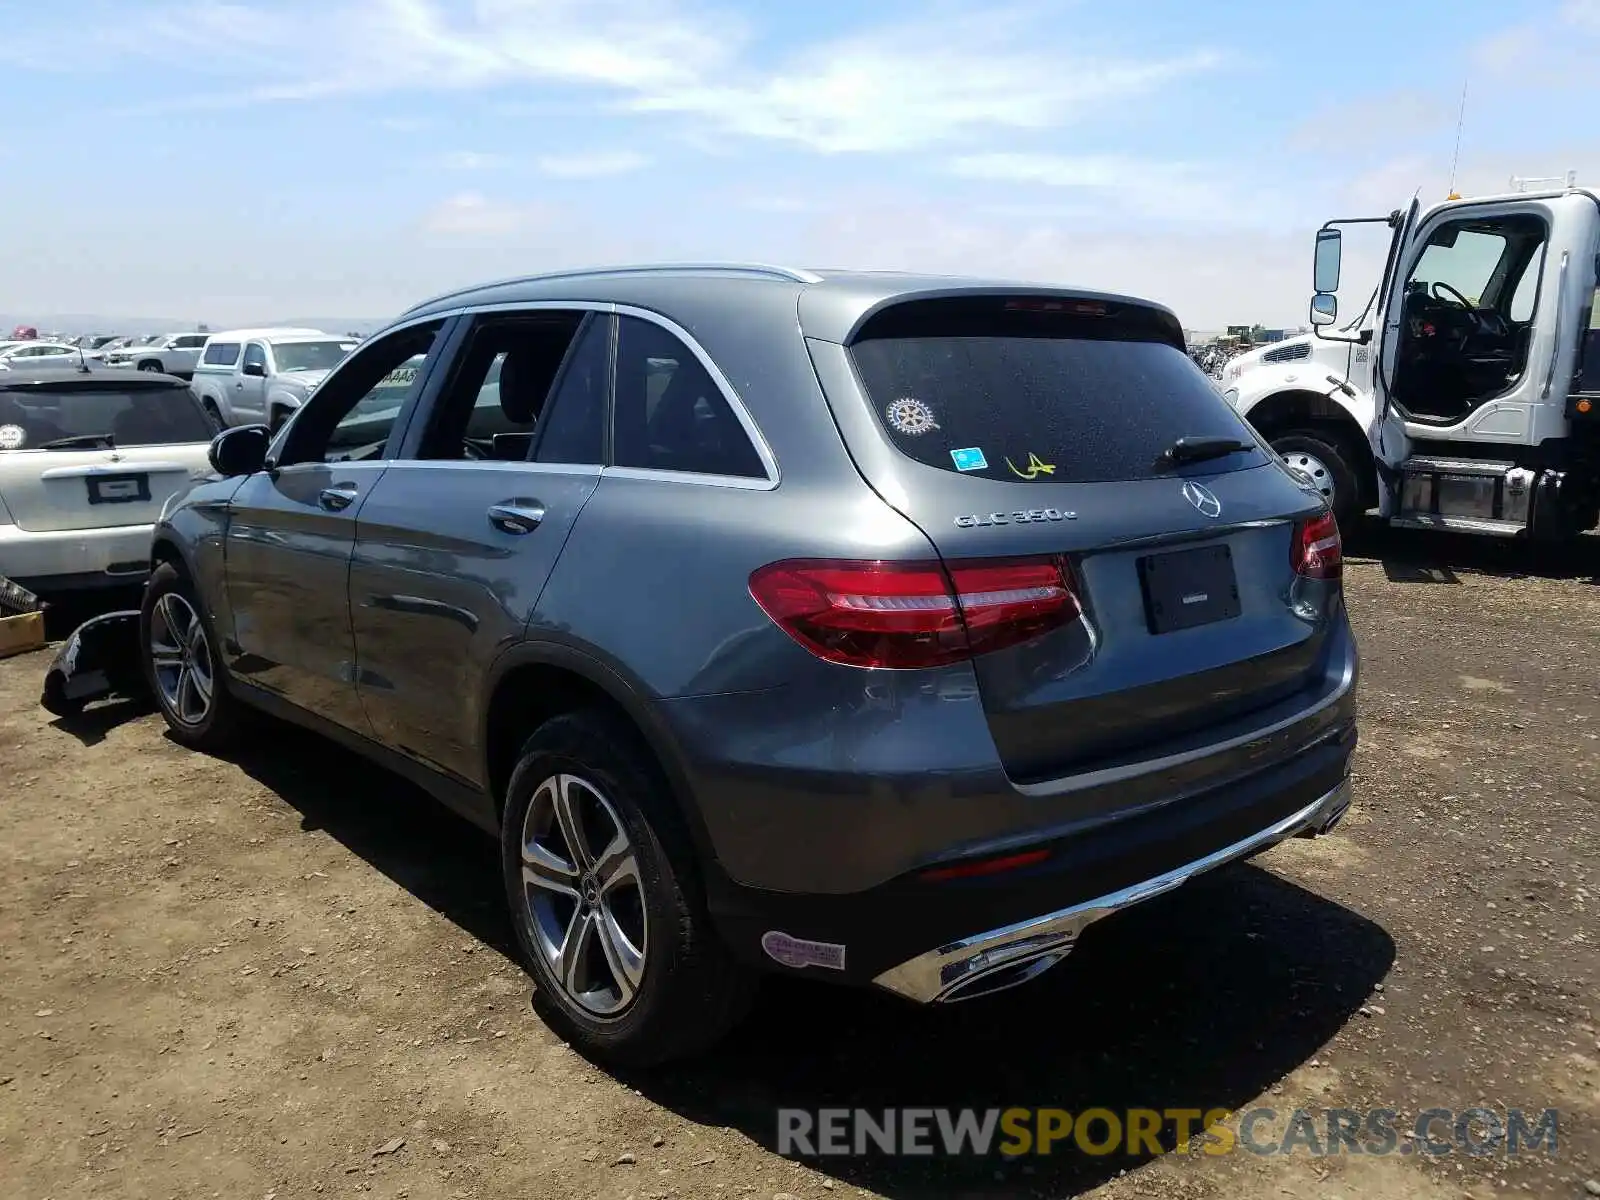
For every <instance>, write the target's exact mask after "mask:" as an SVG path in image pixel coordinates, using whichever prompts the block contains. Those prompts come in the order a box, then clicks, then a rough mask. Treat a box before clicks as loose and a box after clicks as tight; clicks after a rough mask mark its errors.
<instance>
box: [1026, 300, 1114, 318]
mask: <svg viewBox="0 0 1600 1200" xmlns="http://www.w3.org/2000/svg"><path fill="white" fill-rule="evenodd" d="M1006 311H1007V312H1043V313H1071V314H1072V315H1073V316H1076V317H1104V316H1107V315H1108V310H1107V308H1106V306H1105V305H1104V304H1103V303H1101V302H1100V301H1098V300H1046V299H1042V298H1040V299H1032V298H1030V299H1022V300H1007V301H1006Z"/></svg>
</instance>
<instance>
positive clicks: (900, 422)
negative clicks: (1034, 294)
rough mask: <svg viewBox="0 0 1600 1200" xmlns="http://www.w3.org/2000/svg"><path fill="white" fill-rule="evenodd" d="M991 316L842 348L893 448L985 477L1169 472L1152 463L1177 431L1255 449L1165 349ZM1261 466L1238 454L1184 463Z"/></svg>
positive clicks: (1217, 400)
mask: <svg viewBox="0 0 1600 1200" xmlns="http://www.w3.org/2000/svg"><path fill="white" fill-rule="evenodd" d="M896 324H897V325H899V326H901V327H902V328H903V324H902V323H900V322H896ZM995 324H996V323H995V322H989V323H987V327H985V328H984V329H983V332H982V334H981V335H979V336H961V335H959V334H954V333H951V332H948V331H947V328H941V329H939V331H938V333H939V336H885V337H871V336H869V337H868V338H867V339H866V340H863V341H857V342H856V343H855V344H854V345H853V346H852V347H851V356H852V358H853V359H854V361H855V366H856V371H857V373H858V375H859V376H860V379H861V382H862V385H863V388H864V389H865V391H866V393H867V397H868V399H869V400H870V402H871V404H872V408H873V411H874V412H875V413H876V414H877V417H878V421H879V422H880V424H881V425H882V426H883V428H884V430H885V432H887V434H888V435H889V438H890V440H891V441H892V442H893V443H894V445H895V446H896V447H897V448H898V449H899V450H900V451H901V452H903V453H904V454H906V455H908V456H910V457H911V458H914V459H916V460H917V461H918V462H920V463H924V464H926V465H928V466H931V467H939V468H941V469H943V470H947V471H952V472H959V473H961V474H967V475H977V476H980V477H982V478H986V479H996V480H1012V481H1015V482H1032V481H1035V480H1039V481H1048V482H1054V483H1097V482H1109V481H1112V480H1129V479H1144V478H1150V477H1152V476H1155V475H1159V474H1164V473H1170V471H1171V469H1172V468H1171V467H1170V466H1168V465H1166V464H1163V463H1162V462H1161V461H1160V459H1161V456H1162V454H1163V452H1165V451H1166V450H1167V448H1168V447H1170V446H1171V445H1172V444H1173V443H1174V442H1175V441H1177V439H1179V438H1191V439H1193V438H1235V439H1238V440H1239V441H1242V442H1247V443H1250V444H1251V445H1252V446H1254V445H1255V441H1254V438H1253V437H1252V436H1251V434H1250V432H1249V431H1248V429H1247V428H1246V427H1245V425H1244V423H1243V422H1242V421H1241V420H1240V419H1239V418H1238V417H1237V416H1236V415H1235V414H1234V412H1233V410H1232V408H1230V407H1229V405H1228V403H1227V402H1226V401H1225V400H1223V399H1222V397H1221V396H1219V395H1218V394H1217V391H1216V389H1215V388H1214V387H1213V386H1212V385H1211V382H1210V381H1209V380H1208V379H1207V377H1206V376H1205V374H1204V373H1203V372H1202V371H1201V370H1200V369H1199V368H1198V367H1196V366H1195V365H1194V363H1193V362H1192V361H1191V360H1190V358H1189V356H1188V355H1187V354H1186V353H1185V352H1184V351H1183V350H1181V349H1179V348H1177V347H1176V346H1173V345H1168V344H1166V343H1164V342H1159V341H1147V340H1136V339H1131V338H1127V337H1125V336H1118V335H1117V332H1116V331H1114V330H1113V329H1112V328H1110V327H1106V329H1105V331H1106V332H1107V333H1111V334H1112V335H1113V336H1111V337H1097V336H1091V337H1059V336H1049V334H1048V333H1047V332H1044V331H1041V330H1039V329H1037V328H1035V327H1033V325H1034V323H1030V327H1029V328H1026V329H1024V330H1022V331H1020V335H1016V336H1013V335H1007V334H1003V333H999V332H997V331H996V330H995V328H994V326H995ZM1075 324H1080V326H1081V323H1075ZM899 332H900V329H899V328H897V329H896V330H895V333H896V334H897V335H898V334H899ZM1074 332H1076V330H1075V331H1074ZM1260 462H1261V455H1260V453H1259V451H1256V450H1249V451H1243V452H1239V453H1234V454H1229V455H1226V456H1224V457H1222V458H1217V459H1212V460H1209V461H1207V462H1205V463H1199V464H1195V468H1194V469H1204V470H1213V471H1216V470H1233V469H1238V468H1240V467H1243V466H1255V465H1258V464H1259V463H1260Z"/></svg>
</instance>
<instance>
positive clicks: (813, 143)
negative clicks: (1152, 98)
mask: <svg viewBox="0 0 1600 1200" xmlns="http://www.w3.org/2000/svg"><path fill="white" fill-rule="evenodd" d="M1034 12H1035V10H1034V9H1024V8H1016V7H1011V8H1006V7H1001V6H996V7H995V8H992V9H989V10H986V11H984V12H982V13H981V14H977V15H972V16H957V17H953V18H952V17H948V16H945V17H940V16H928V15H924V16H921V17H919V19H918V20H916V21H915V22H912V23H907V24H905V25H898V26H888V27H882V28H879V29H874V30H871V31H868V32H865V33H860V34H854V35H851V36H848V37H843V38H839V39H836V40H833V41H830V42H823V43H821V44H817V45H811V46H807V47H806V48H805V50H804V52H803V53H802V54H800V55H797V56H796V57H795V58H794V60H793V61H791V62H790V63H789V64H788V65H786V66H784V67H781V68H779V69H778V70H776V71H773V72H771V73H769V74H765V75H762V74H759V73H755V72H749V71H747V72H744V73H729V74H725V75H724V76H722V77H720V78H716V79H710V78H707V79H705V80H704V81H702V82H697V83H694V84H692V85H689V86H680V87H669V88H662V89H657V90H655V91H654V92H653V93H650V94H641V95H639V96H638V97H636V98H635V99H634V100H633V101H632V102H631V103H630V104H629V107H630V108H632V109H633V110H635V111H640V112H663V113H678V114H684V115H688V116H691V117H697V118H700V119H702V120H704V121H706V122H708V123H710V124H711V125H712V126H713V127H715V128H719V129H722V130H724V131H726V132H728V133H730V134H735V135H740V136H745V137H755V138H767V139H773V140H778V141H787V142H792V143H796V144H799V145H803V146H806V147H808V148H810V149H812V150H817V151H822V152H825V153H846V152H873V151H877V152H885V151H907V150H919V149H923V148H926V147H928V146H932V145H937V144H940V143H944V142H951V141H961V140H966V139H969V138H971V137H973V136H975V135H978V134H981V133H982V132H984V131H986V130H996V129H1014V130H1042V129H1049V128H1055V127H1058V126H1062V125H1066V124H1070V123H1072V122H1073V121H1075V120H1077V119H1079V118H1081V117H1082V116H1084V115H1085V114H1086V113H1087V112H1089V111H1092V110H1093V109H1094V108H1096V107H1099V106H1104V105H1108V104H1114V103H1117V102H1119V101H1123V100H1126V99H1127V98H1129V97H1131V96H1139V95H1144V94H1148V93H1150V92H1152V91H1154V90H1155V89H1156V88H1158V87H1159V86H1160V85H1162V84H1164V83H1168V82H1170V81H1172V80H1174V79H1176V78H1179V77H1181V76H1184V75H1188V74H1193V73H1195V72H1198V71H1203V70H1207V69H1209V68H1211V67H1214V66H1216V65H1217V63H1218V61H1219V60H1218V57H1217V55H1216V54H1215V53H1213V52H1211V51H1207V50H1196V51H1194V52H1191V53H1189V54H1186V55H1182V56H1177V57H1172V58H1160V59H1139V58H1129V57H1118V56H1117V55H1116V54H1115V53H1113V52H1112V51H1111V50H1110V49H1109V48H1106V47H1091V46H1085V47H1078V48H1067V47H1064V46H1063V45H1061V44H1059V43H1056V42H1047V44H1043V45H1041V44H1038V24H1037V22H1034V21H1030V20H1028V19H1027V18H1028V17H1029V16H1030V15H1031V14H1034Z"/></svg>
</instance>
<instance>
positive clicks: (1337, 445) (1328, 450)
mask: <svg viewBox="0 0 1600 1200" xmlns="http://www.w3.org/2000/svg"><path fill="white" fill-rule="evenodd" d="M1272 448H1273V449H1274V450H1276V451H1277V452H1278V454H1279V456H1280V457H1281V458H1282V459H1283V461H1284V462H1285V463H1286V464H1288V467H1289V470H1291V471H1293V472H1294V473H1295V474H1296V475H1298V476H1300V478H1301V479H1303V480H1305V481H1306V483H1307V484H1308V485H1310V486H1311V487H1312V488H1313V489H1314V490H1315V491H1316V492H1318V493H1319V494H1320V495H1321V496H1322V498H1323V499H1324V500H1326V501H1327V502H1328V507H1329V508H1331V509H1333V515H1334V518H1335V519H1336V520H1337V521H1338V522H1339V525H1340V527H1341V528H1343V529H1346V530H1348V529H1350V528H1351V526H1352V525H1353V524H1354V522H1355V519H1356V518H1357V517H1358V516H1360V515H1361V513H1362V511H1363V508H1364V506H1363V505H1362V503H1361V483H1360V480H1358V479H1357V478H1356V472H1355V468H1354V467H1352V466H1351V465H1350V464H1351V462H1352V461H1353V460H1354V459H1355V456H1354V455H1353V454H1352V453H1351V451H1350V449H1349V448H1348V447H1346V446H1345V445H1344V444H1343V440H1342V439H1341V438H1339V437H1337V436H1336V435H1330V434H1327V433H1324V432H1323V431H1322V430H1320V429H1318V430H1310V429H1294V430H1290V431H1289V432H1288V433H1281V434H1278V435H1277V436H1276V437H1274V438H1272Z"/></svg>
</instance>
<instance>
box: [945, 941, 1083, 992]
mask: <svg viewBox="0 0 1600 1200" xmlns="http://www.w3.org/2000/svg"><path fill="white" fill-rule="evenodd" d="M1071 953H1072V946H1070V945H1068V946H1063V947H1062V948H1060V949H1058V950H1049V951H1046V952H1045V953H1043V954H1036V955H1034V956H1032V957H1031V958H1024V959H1022V960H1020V961H1018V962H1009V963H1006V964H1005V965H1004V966H1000V967H995V968H993V969H992V970H989V971H985V972H984V973H982V974H981V975H973V976H969V977H968V978H966V979H963V980H962V981H961V982H960V983H958V984H956V985H955V986H954V987H953V988H951V989H950V990H949V991H948V992H946V993H945V994H944V995H942V996H940V997H939V999H938V1000H937V1001H936V1003H938V1004H955V1003H958V1002H959V1001H962V1000H976V999H977V998H978V997H980V996H992V995H994V994H995V993H996V992H1004V991H1006V990H1008V989H1010V988H1014V987H1020V986H1022V985H1023V984H1025V983H1029V982H1031V981H1032V980H1035V979H1037V978H1039V976H1041V975H1043V974H1044V973H1045V972H1046V971H1048V970H1049V969H1050V968H1051V967H1053V966H1055V965H1056V964H1057V963H1059V962H1061V961H1062V959H1064V958H1066V957H1067V955H1069V954H1071Z"/></svg>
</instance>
